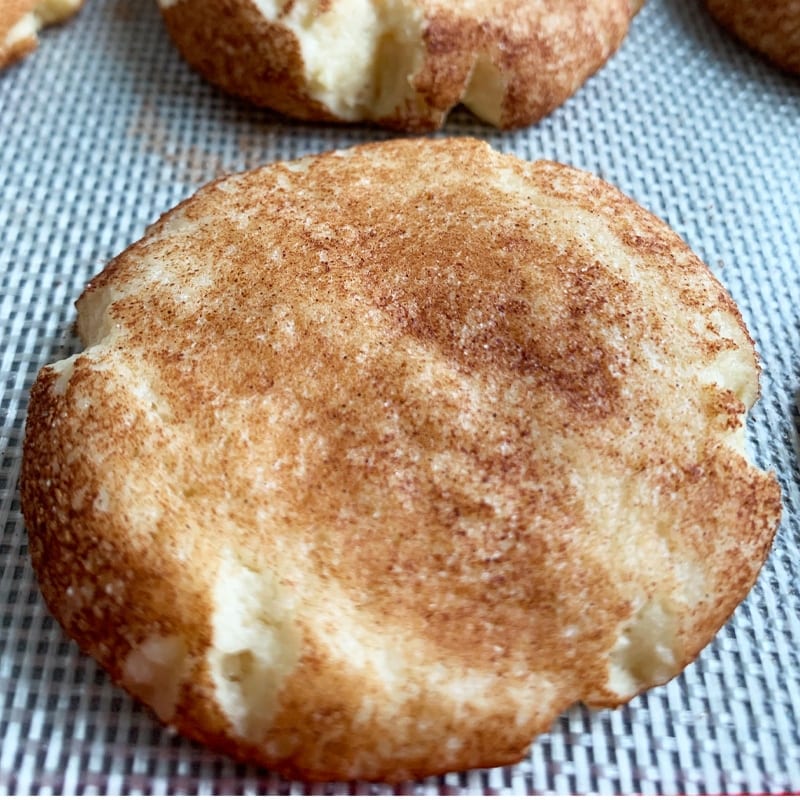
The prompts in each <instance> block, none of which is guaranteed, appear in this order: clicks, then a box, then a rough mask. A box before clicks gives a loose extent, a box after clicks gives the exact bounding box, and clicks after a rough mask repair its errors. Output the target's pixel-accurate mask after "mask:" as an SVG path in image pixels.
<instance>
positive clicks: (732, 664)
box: [0, 0, 800, 794]
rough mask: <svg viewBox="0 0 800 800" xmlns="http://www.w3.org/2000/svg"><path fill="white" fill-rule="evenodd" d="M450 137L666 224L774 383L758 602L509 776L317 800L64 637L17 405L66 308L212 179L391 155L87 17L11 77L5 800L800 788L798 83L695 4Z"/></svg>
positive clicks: (1, 157)
mask: <svg viewBox="0 0 800 800" xmlns="http://www.w3.org/2000/svg"><path fill="white" fill-rule="evenodd" d="M444 133H446V134H451V135H453V134H469V135H473V136H478V137H482V138H484V139H487V140H488V141H489V142H491V144H492V145H494V146H495V147H496V148H499V149H501V150H505V151H511V152H515V153H517V154H518V155H519V156H522V157H524V158H528V159H534V158H538V157H546V158H553V159H557V160H560V161H565V162H568V163H571V164H574V165H576V166H580V167H583V168H586V169H589V170H592V171H594V172H595V173H597V174H599V175H601V176H602V177H604V178H606V179H607V180H610V181H611V182H613V183H615V184H617V185H618V186H620V187H621V188H622V189H623V190H624V191H625V192H626V193H628V194H629V195H631V196H633V197H634V198H635V199H637V200H638V201H639V202H640V203H642V204H643V205H645V206H646V207H648V208H650V209H651V210H653V211H654V212H655V213H657V214H658V215H659V216H661V217H662V218H664V219H665V220H667V221H668V222H669V223H670V224H671V225H672V226H673V227H674V228H675V229H676V230H677V231H678V232H679V233H680V234H681V235H682V236H683V237H684V238H685V239H687V240H688V242H689V243H690V245H691V246H692V247H693V249H694V250H695V251H696V252H697V253H698V254H699V255H700V256H701V257H702V258H703V259H704V260H705V261H706V262H707V263H708V264H709V265H710V266H711V268H712V269H713V270H714V272H715V273H716V274H717V275H718V276H719V277H720V279H721V280H722V282H723V283H724V284H725V285H726V287H727V288H728V289H729V291H730V292H731V293H732V295H733V296H734V298H735V299H736V301H737V302H738V303H739V305H740V307H741V309H742V313H743V314H744V317H745V319H746V321H747V323H748V325H749V327H750V330H751V332H752V334H753V337H754V338H755V340H756V342H757V346H758V348H759V351H760V353H761V356H762V360H763V367H764V373H763V381H762V398H761V400H760V402H759V404H758V405H757V407H756V409H755V412H754V414H753V416H752V420H751V424H750V427H749V439H750V446H751V450H752V453H753V455H754V458H755V459H756V460H757V461H758V462H759V463H760V464H761V465H763V466H765V467H770V468H772V469H774V470H775V471H776V472H777V474H778V477H779V479H780V482H781V486H782V489H783V498H784V514H783V521H782V524H781V528H780V531H779V533H778V535H777V538H776V541H775V546H774V548H773V550H772V553H771V555H770V558H769V561H768V562H767V564H766V566H765V568H764V570H763V572H762V574H761V577H760V579H759V581H758V583H757V585H756V587H755V588H754V589H753V591H752V592H751V594H750V596H749V597H748V599H747V600H746V602H745V603H744V604H743V605H742V606H741V607H740V608H739V609H738V611H737V612H736V613H735V614H734V616H733V618H732V619H731V621H730V622H729V624H728V625H727V626H726V627H725V628H724V629H723V630H722V631H721V632H720V634H719V636H718V637H717V638H716V639H715V641H714V642H713V643H712V644H711V645H710V646H709V647H708V648H707V649H706V650H705V651H704V652H703V653H702V654H701V656H700V658H699V659H698V660H697V662H696V663H695V664H693V665H692V666H690V667H689V668H688V669H687V670H686V672H685V673H684V674H683V675H682V676H681V677H679V678H677V679H675V680H674V681H672V682H671V683H669V684H668V685H667V686H664V687H662V688H658V689H655V690H653V691H650V692H648V693H647V694H645V695H643V696H641V697H639V698H637V699H635V700H634V701H633V702H632V703H630V705H628V706H627V707H625V708H622V709H619V710H616V711H602V712H590V711H588V710H587V709H584V708H581V707H577V708H574V709H573V710H571V711H570V712H569V713H567V714H565V715H564V716H562V717H561V718H560V719H559V720H558V721H557V722H556V724H555V725H554V727H553V729H552V730H551V731H550V732H549V733H548V734H546V735H544V736H542V737H541V738H540V739H539V740H538V741H537V742H536V743H535V744H534V745H533V747H532V748H531V751H530V754H529V755H528V757H527V758H526V759H525V760H524V761H522V763H520V764H518V765H516V766H513V767H508V768H503V769H493V770H483V771H473V772H469V773H464V774H452V775H446V776H443V777H441V778H433V779H430V780H427V781H423V782H419V783H409V784H404V785H402V786H400V787H387V786H380V785H369V784H348V785H344V784H333V785H322V784H315V785H303V784H299V783H290V782H287V781H284V780H282V779H281V778H280V777H278V776H277V775H274V774H271V773H268V772H265V771H260V770H257V769H254V768H251V767H247V766H242V765H236V764H234V763H233V762H231V761H229V760H227V759H225V758H221V757H218V756H215V755H214V754H212V753H210V752H207V751H205V750H203V749H202V748H200V747H198V746H195V745H194V744H192V743H190V742H188V741H186V740H184V739H182V738H180V737H178V736H176V735H175V734H174V733H171V732H170V731H168V730H165V729H163V728H162V727H161V726H160V725H159V724H158V723H156V722H155V721H154V719H153V717H152V716H151V715H150V714H149V712H147V711H146V710H145V709H144V708H142V707H141V706H139V705H138V704H136V703H135V702H133V701H132V700H131V699H129V698H128V696H127V695H126V694H125V693H124V692H122V691H121V690H120V689H118V688H116V687H115V686H114V685H112V684H111V682H110V681H109V680H108V679H107V678H106V677H105V675H104V673H103V672H102V671H101V670H100V669H99V668H98V667H97V666H96V665H95V664H94V662H93V661H91V660H90V659H89V658H87V657H86V656H84V655H82V654H81V653H80V652H79V651H78V649H77V647H76V646H75V645H73V644H72V643H71V642H70V641H68V640H67V639H66V638H65V637H64V635H63V634H62V632H61V630H60V628H59V626H58V625H57V624H56V623H55V622H54V621H53V620H52V618H51V617H50V616H49V614H48V612H47V610H46V609H45V607H44V604H43V602H42V600H41V598H40V596H39V594H38V590H37V588H36V583H35V579H34V576H33V573H32V570H31V567H30V564H29V559H28V553H27V540H26V533H25V527H24V525H23V521H22V517H21V514H20V506H19V495H18V490H17V480H18V476H19V467H20V458H21V448H22V435H23V428H24V421H25V411H26V403H27V394H28V390H29V388H30V385H31V383H32V381H33V379H34V377H35V375H36V372H37V370H38V369H39V367H40V366H41V365H42V364H44V363H46V362H48V361H52V360H54V359H55V358H57V357H59V355H61V354H63V353H64V352H65V351H66V350H67V349H68V348H70V347H73V346H74V344H73V342H72V340H71V334H70V326H71V324H72V322H73V320H74V309H73V305H72V304H73V301H74V299H75V298H76V297H77V295H78V294H79V293H80V290H81V288H82V287H83V285H84V283H85V282H86V281H87V280H88V279H89V278H90V277H91V276H92V275H93V274H94V273H96V272H97V271H99V270H100V269H101V268H102V266H103V265H104V264H105V262H106V261H107V260H108V259H109V258H110V257H112V256H113V255H114V254H116V253H117V252H118V251H119V250H121V249H122V248H124V247H125V246H126V245H128V244H129V243H131V242H132V241H134V240H136V239H137V238H139V237H140V236H141V234H142V233H143V230H144V227H145V226H146V225H147V224H148V223H150V222H152V221H153V220H154V219H155V218H156V217H157V216H158V215H159V214H160V213H161V212H163V211H165V210H166V209H167V208H169V207H171V206H172V205H174V204H175V203H176V202H178V201H179V200H180V199H182V198H184V197H185V196H187V195H188V194H190V193H191V192H192V191H194V189H195V188H196V187H198V186H199V185H201V184H202V183H204V182H206V181H207V180H208V179H210V178H213V177H214V176H216V175H219V174H221V173H225V172H230V171H234V170H240V169H244V168H247V167H251V166H255V165H257V164H261V163H264V162H268V161H272V160H274V159H277V158H290V157H294V156H297V155H300V154H304V153H310V152H319V151H322V150H327V149H330V148H333V147H344V146H347V145H348V144H352V143H356V142H363V141H368V140H373V139H378V138H386V137H387V136H388V135H389V134H387V133H386V132H381V131H378V130H375V129H371V128H368V127H361V126H352V127H334V126H322V125H305V124H296V123H293V122H291V121H289V120H287V119H283V118H279V117H278V116H277V115H273V114H271V113H269V112H265V111H261V110H257V109H254V108H251V107H249V106H247V105H245V104H244V103H241V102H239V101H237V100H234V99H231V98H228V97H225V96H224V95H222V94H221V93H220V92H218V91H216V90H215V89H213V88H211V87H210V86H208V85H206V84H205V83H204V82H203V81H201V80H200V79H199V78H198V77H197V76H196V75H195V74H193V73H192V72H191V71H190V70H189V69H188V68H187V67H186V66H185V64H184V63H183V62H182V61H181V59H180V57H179V56H178V55H177V53H176V52H175V51H174V50H173V49H172V47H171V45H170V43H169V41H168V39H167V36H166V34H165V32H164V29H163V27H162V24H161V20H160V18H159V15H158V11H157V8H156V6H155V4H154V3H153V2H151V0H88V5H87V6H86V7H85V8H84V9H83V11H82V12H81V13H80V15H79V16H78V17H77V18H76V19H74V20H73V21H72V22H71V23H70V24H68V25H66V26H64V27H61V28H59V29H56V30H52V31H48V32H46V33H45V34H44V35H43V41H42V45H41V47H40V49H39V51H38V52H37V53H36V54H35V55H33V56H32V57H31V58H29V59H27V60H26V61H24V62H23V63H21V64H20V65H18V66H15V67H13V68H12V69H10V70H8V71H6V72H5V73H3V74H2V75H0V285H1V286H2V290H1V291H2V294H1V295H0V329H2V338H1V339H0V343H1V344H2V351H1V352H2V356H1V358H2V360H1V361H0V384H2V395H1V396H0V408H2V420H3V421H2V430H0V451H1V456H0V457H1V458H2V462H1V464H0V493H1V494H0V515H1V517H2V519H1V520H0V524H1V525H2V538H1V539H0V792H3V793H24V794H37V793H53V792H56V793H67V794H80V793H110V794H130V793H144V794H149V793H181V794H194V793H220V794H221V793H224V794H248V793H256V792H258V793H267V792H269V793H295V794H301V793H336V794H342V793H392V792H397V791H400V792H402V793H406V794H415V793H420V794H459V793H470V794H480V793H486V794H502V793H533V792H535V793H540V792H541V793H545V792H554V793H559V794H570V793H589V792H600V793H604V794H628V793H642V792H643V793H656V794H657V793H697V792H702V793H720V792H722V793H733V792H736V793H739V792H755V793H767V792H786V791H800V734H799V733H798V729H799V728H800V725H799V724H798V723H800V665H799V664H798V661H799V658H798V649H799V648H800V594H799V592H798V590H799V589H800V548H799V547H798V544H799V537H800V523H799V519H800V517H799V516H798V504H799V503H800V491H799V488H798V422H799V419H800V415H798V408H797V393H798V388H799V387H800V78H792V77H790V76H787V75H784V74H782V73H781V72H779V71H778V70H776V69H774V68H772V67H771V66H769V65H768V64H767V63H766V62H764V61H763V60H762V59H760V58H759V57H758V56H756V55H754V54H752V53H750V52H749V51H748V50H746V49H745V48H743V47H742V46H740V45H739V44H738V43H737V42H735V41H734V40H733V39H731V38H730V37H728V36H727V35H726V34H725V33H724V32H722V31H721V30H719V29H718V28H717V27H716V25H715V24H714V23H713V21H712V20H710V19H709V18H708V16H707V14H706V12H705V10H704V6H703V4H702V3H701V2H697V1H696V0H649V2H648V4H647V6H646V8H645V9H644V11H643V12H642V13H641V14H640V15H639V17H638V18H637V19H636V20H635V22H634V24H633V28H632V31H631V34H630V37H629V38H628V40H627V41H626V43H625V44H624V46H623V48H622V50H621V51H620V52H619V53H618V54H617V55H616V56H615V57H614V58H613V59H612V61H611V62H610V63H609V64H608V65H607V66H606V67H605V68H604V69H603V70H601V71H600V72H599V73H598V74H597V75H596V76H595V77H594V78H592V79H591V80H590V81H589V82H588V84H587V85H586V86H584V87H583V88H582V89H581V90H580V91H579V92H578V93H577V94H576V95H575V96H574V97H573V98H572V99H571V100H570V101H569V102H568V103H567V104H566V105H565V106H563V107H562V108H561V109H559V110H558V111H556V112H555V113H554V114H553V115H552V116H550V117H549V118H548V119H546V120H545V121H543V122H542V123H540V124H539V125H536V126H534V127H532V128H530V129H526V130H522V131H518V132H513V133H500V132H497V131H494V130H493V129H490V128H488V127H486V126H483V125H481V124H479V123H478V122H476V121H475V120H474V119H473V118H472V117H470V116H469V115H468V114H467V113H466V112H458V113H456V114H454V115H453V116H452V117H451V119H450V121H449V123H448V124H447V127H446V128H445V131H444Z"/></svg>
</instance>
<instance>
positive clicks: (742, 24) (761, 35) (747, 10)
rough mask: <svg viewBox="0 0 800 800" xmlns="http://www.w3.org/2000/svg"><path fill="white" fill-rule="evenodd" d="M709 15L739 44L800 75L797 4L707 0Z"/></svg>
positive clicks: (799, 5) (799, 9)
mask: <svg viewBox="0 0 800 800" xmlns="http://www.w3.org/2000/svg"><path fill="white" fill-rule="evenodd" d="M707 2H708V8H709V11H710V12H711V13H712V14H713V15H714V17H716V19H717V20H718V21H719V22H720V23H721V24H722V25H723V26H724V27H726V28H727V29H728V30H729V31H731V32H732V33H733V34H735V35H736V36H738V37H739V38H740V39H741V40H742V41H743V42H745V43H746V44H747V45H749V46H750V47H752V48H753V49H754V50H757V51H758V52H760V53H761V54H762V55H765V56H766V57H767V58H769V59H770V61H772V62H773V63H775V64H776V65H777V66H779V67H781V68H782V69H785V70H787V71H788V72H794V73H798V74H800V2H798V0H707Z"/></svg>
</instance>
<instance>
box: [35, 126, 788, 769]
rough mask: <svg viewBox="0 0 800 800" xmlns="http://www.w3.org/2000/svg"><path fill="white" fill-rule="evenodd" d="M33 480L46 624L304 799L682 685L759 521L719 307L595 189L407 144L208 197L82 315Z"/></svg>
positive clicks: (768, 506)
mask: <svg viewBox="0 0 800 800" xmlns="http://www.w3.org/2000/svg"><path fill="white" fill-rule="evenodd" d="M78 328H79V332H80V335H81V338H82V340H83V342H84V344H85V349H84V350H83V352H81V353H79V354H77V355H75V356H73V357H70V358H69V359H67V360H64V361H60V362H58V363H57V364H54V365H51V366H48V367H45V368H44V369H43V370H42V371H41V373H40V375H39V376H38V378H37V380H36V382H35V384H34V386H33V389H32V393H31V400H30V405H29V409H28V416H27V426H26V433H25V443H24V457H23V466H22V473H21V479H20V487H21V498H22V508H23V513H24V517H25V522H26V525H27V528H28V533H29V543H30V552H31V557H32V561H33V564H34V567H35V570H36V573H37V576H38V579H39V582H40V586H41V589H42V592H43V594H44V597H45V599H46V600H47V603H48V605H49V607H50V608H51V610H52V612H53V614H54V615H55V616H56V617H57V618H58V619H59V620H60V622H61V624H62V625H63V626H64V628H65V629H66V631H67V632H68V633H69V634H70V635H71V636H72V637H74V638H75V639H76V640H77V642H78V643H79V644H80V646H81V647H82V648H84V649H85V650H86V651H88V652H89V653H91V654H92V655H93V656H94V657H95V658H96V659H97V660H98V661H99V662H100V663H101V664H102V665H103V666H104V667H105V668H106V669H107V670H108V671H109V672H110V674H111V676H112V677H113V679H114V680H116V681H118V682H119V683H121V684H122V685H123V686H125V687H126V688H127V689H128V690H129V691H130V692H132V693H133V694H134V695H135V696H136V697H138V698H140V699H142V700H143V701H144V702H146V703H147V704H149V705H150V706H151V707H152V708H153V709H154V711H155V713H156V714H157V715H158V716H159V717H160V718H161V719H162V720H163V721H164V722H165V723H167V724H170V725H174V726H175V727H177V728H178V729H179V730H180V731H182V732H183V733H184V734H186V735H188V736H191V737H193V738H195V739H197V740H199V741H201V742H205V743H206V744H208V745H210V746H212V747H215V748H218V749H220V750H222V751H224V752H226V753H228V754H230V755H232V756H234V757H236V758H240V759H247V760H251V761H255V762H257V763H259V764H263V765H265V766H268V767H271V768H275V769H277V770H280V771H281V772H283V773H284V774H286V775H291V776H296V777H301V778H304V779H320V780H322V779H337V780H338V779H341V780H344V779H356V778H363V779H374V780H378V779H381V780H389V781H399V780H403V779H405V778H409V777H414V776H422V775H427V774H431V773H440V772H446V771H450V770H462V769H467V768H471V767H481V766H491V765H498V764H506V763H511V762H513V761H516V760H519V759H520V758H522V757H523V756H524V754H525V751H526V749H527V748H528V746H529V744H530V742H531V740H532V739H533V738H534V737H535V736H536V735H538V734H540V733H542V732H544V731H547V730H548V729H549V728H550V726H551V725H552V723H553V720H554V719H555V718H556V716H557V715H558V714H559V713H560V712H561V711H562V710H563V709H564V708H566V707H567V706H569V705H571V704H572V703H575V702H578V701H581V700H582V701H585V702H587V703H591V704H593V705H602V706H614V705H617V704H619V703H622V702H624V701H626V700H628V699H629V698H630V697H632V696H633V695H635V694H636V693H638V692H641V691H644V690H645V689H647V688H648V687H650V686H653V685H655V684H659V683H663V682H665V681H667V680H669V679H670V678H672V677H673V676H674V675H677V674H678V673H679V672H680V671H681V670H682V669H683V668H684V667H685V666H686V665H687V664H688V663H689V662H690V661H692V660H693V659H694V658H695V657H696V656H697V655H698V653H699V652H700V650H701V649H702V648H703V647H704V646H705V645H706V644H707V643H708V642H709V640H710V639H711V638H712V637H713V636H714V634H715V633H716V631H717V630H718V629H719V628H720V626H721V625H722V624H723V623H724V622H725V621H726V620H727V618H728V617H729V616H730V614H731V613H732V612H733V610H734V608H735V607H736V605H737V604H738V603H739V602H741V600H742V599H743V598H744V597H745V595H746V594H747V592H748V590H749V589H750V587H751V586H752V584H753V582H754V581H755V579H756V576H757V574H758V571H759V569H760V567H761V565H762V563H763V561H764V559H765V558H766V555H767V552H768V550H769V547H770V543H771V541H772V537H773V534H774V532H775V528H776V525H777V520H778V516H779V514H780V497H779V491H778V487H777V483H776V481H775V479H774V477H773V476H771V475H768V474H766V473H764V472H762V471H761V470H759V469H756V468H755V467H753V466H752V465H751V464H750V463H749V462H748V460H747V458H746V456H745V452H744V451H745V448H744V421H745V414H746V411H747V409H748V408H749V407H750V406H751V405H752V404H753V403H754V402H755V400H756V397H757V394H758V365H757V359H756V354H755V351H754V347H753V343H752V342H751V340H750V338H749V336H748V334H747V331H746V329H745V326H744V324H743V321H742V318H741V316H740V314H739V312H738V311H737V309H736V307H735V305H734V303H733V301H732V300H731V298H730V296H729V295H728V294H727V293H726V292H725V290H724V289H723V287H722V286H721V285H720V284H719V283H718V282H717V280H715V278H714V277H713V276H712V275H711V273H710V272H709V270H708V269H707V268H706V267H705V266H704V265H703V264H702V262H701V261H700V260H699V259H698V258H697V257H696V256H694V255H693V254H692V253H691V251H690V250H689V248H688V247H687V246H686V244H685V243H684V242H682V241H681V240H680V238H679V237H678V236H677V235H676V234H675V233H673V232H672V231H670V230H669V229H668V228H667V226H666V225H664V224H663V223H662V222H660V221H659V220H657V219H656V218H655V217H653V216H652V215H651V214H649V213H647V212H646V211H644V210H643V209H642V208H640V207H639V206H638V205H636V204H635V203H634V202H633V201H631V200H630V199H628V198H627V197H625V196H624V195H622V194H621V193H620V192H619V191H617V190H616V189H614V188H612V187H611V186H609V185H608V184H606V183H604V182H602V181H601V180H599V179H598V178H596V177H593V176H591V175H589V174H587V173H584V172H580V171H578V170H575V169H571V168H569V167H566V166H563V165H560V164H555V163H550V162H537V163H526V162H523V161H521V160H519V159H516V158H514V157H511V156H506V155H501V154H499V153H497V152H494V151H492V150H491V149H490V148H489V147H488V146H486V145H485V144H483V143H480V142H477V141H473V140H448V139H443V140H425V139H422V140H411V139H409V140H403V141H396V142H384V143H380V144H374V145H368V146H363V147H358V148H353V149H350V150H346V151H342V152H336V153H328V154H325V155H321V156H315V157H309V158H306V159H303V160H300V161H294V162H288V163H278V164H273V165H270V166H267V167H264V168H262V169H258V170H254V171H252V172H249V173H244V174H240V175H235V176H231V177H228V178H225V179H222V180H219V181H217V182H214V183H212V184H210V185H208V186H206V187H205V188H203V189H201V190H200V191H199V192H198V193H197V194H195V195H194V196H193V197H192V198H190V199H188V200H186V201H185V202H183V203H181V205H179V206H178V207H177V208H175V209H173V210H172V211H171V212H169V213H167V214H166V215H165V216H164V217H162V219H161V220H159V221H158V222H157V223H156V224H155V225H153V226H152V227H151V228H150V229H149V231H148V232H147V234H146V235H145V237H144V238H143V239H142V240H141V241H140V242H138V243H136V244H134V245H133V246H131V247H130V248H129V249H127V250H126V251H125V252H124V253H122V254H121V255H120V256H118V257H117V258H116V259H115V260H114V261H112V262H111V263H110V264H109V265H108V266H107V267H106V269H105V270H103V272H102V273H101V274H100V275H98V276H97V277H96V278H95V279H94V280H92V282H91V283H90V285H89V286H88V287H87V289H86V291H85V292H84V293H83V295H82V296H81V298H80V299H79V301H78Z"/></svg>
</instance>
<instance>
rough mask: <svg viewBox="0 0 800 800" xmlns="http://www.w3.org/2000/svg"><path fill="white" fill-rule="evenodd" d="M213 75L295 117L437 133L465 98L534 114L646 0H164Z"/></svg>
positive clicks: (488, 115) (520, 118)
mask: <svg viewBox="0 0 800 800" xmlns="http://www.w3.org/2000/svg"><path fill="white" fill-rule="evenodd" d="M159 2H160V5H161V9H162V12H163V15H164V19H165V21H166V25H167V28H168V30H169V32H170V35H171V37H172V39H173V40H174V42H175V44H176V45H177V46H178V48H179V49H180V51H181V52H182V54H183V55H184V57H185V58H186V60H187V61H188V62H189V63H190V64H191V65H192V66H193V67H194V68H195V69H197V71H198V72H200V73H201V74H202V75H203V76H205V77H206V78H207V79H208V80H210V81H211V82H212V83H215V84H216V85H218V86H220V87H222V88H223V89H225V90H227V91H228V92H231V93H233V94H235V95H239V96H241V97H244V98H246V99H248V100H250V101H252V102H254V103H256V104H258V105H261V106H266V107H268V108H272V109H275V110H277V111H280V112H282V113H284V114H287V115H289V116H293V117H299V118H302V119H309V120H325V121H345V122H356V121H370V122H374V123H377V124H379V125H384V126H387V127H390V128H395V129H403V130H412V131H413V130H415V131H425V130H433V129H436V128H439V127H441V125H442V124H443V123H444V120H445V118H446V116H447V114H448V112H449V111H450V110H451V109H452V108H453V107H454V106H456V105H458V104H459V103H463V104H464V105H466V106H467V107H468V108H469V109H471V110H472V111H473V112H474V113H475V114H476V115H477V116H478V117H480V118H481V119H482V120H485V121H486V122H489V123H491V124H492V125H496V126H499V127H501V128H515V127H520V126H523V125H528V124H531V123H533V122H535V121H537V120H539V119H541V118H542V117H543V116H545V115H546V114H548V113H549V112H551V111H552V110H553V109H555V108H556V107H557V106H559V105H561V104H562V103H563V102H564V101H565V100H566V99H567V98H568V97H570V96H571V95H572V94H573V93H574V92H575V91H576V90H577V89H578V88H579V87H580V86H581V85H582V84H583V83H584V82H585V81H586V79H587V78H588V77H589V76H591V75H592V74H593V73H594V72H596V71H597V70H598V69H599V68H600V67H601V66H602V65H603V64H604V63H605V62H606V60H607V59H608V58H609V57H610V56H611V55H612V53H614V52H615V51H616V50H617V48H618V47H619V46H620V44H621V42H622V40H623V38H624V37H625V34H626V33H627V30H628V26H629V24H630V20H631V17H632V16H633V15H634V14H635V13H636V11H638V10H639V7H640V6H641V5H642V2H643V0H477V2H471V3H463V2H457V1H455V0H390V1H389V2H383V1H378V0H324V2H323V0H289V1H286V0H233V1H232V2H228V1H227V0H159Z"/></svg>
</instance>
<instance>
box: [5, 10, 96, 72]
mask: <svg viewBox="0 0 800 800" xmlns="http://www.w3.org/2000/svg"><path fill="white" fill-rule="evenodd" d="M82 5H83V0H0V69H3V68H4V67H7V66H9V65H10V64H13V63H14V62H15V61H19V60H20V59H21V58H23V57H24V56H26V55H28V54H29V53H30V52H32V51H33V50H35V49H36V47H37V46H38V44H39V36H38V34H39V31H40V30H41V28H43V27H45V26H47V25H54V24H56V23H59V22H64V21H65V20H67V19H69V18H70V17H71V16H72V15H73V14H76V13H77V12H78V10H79V9H80V7H81V6H82Z"/></svg>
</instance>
